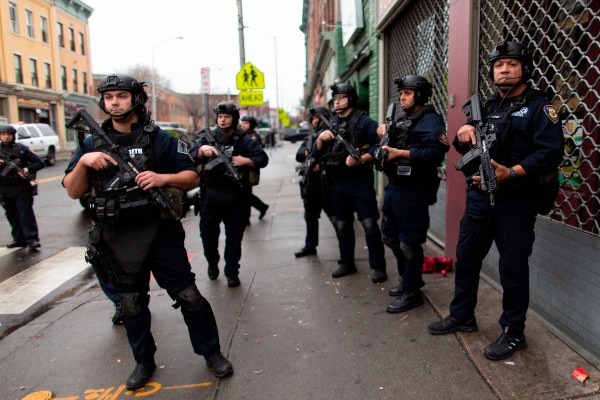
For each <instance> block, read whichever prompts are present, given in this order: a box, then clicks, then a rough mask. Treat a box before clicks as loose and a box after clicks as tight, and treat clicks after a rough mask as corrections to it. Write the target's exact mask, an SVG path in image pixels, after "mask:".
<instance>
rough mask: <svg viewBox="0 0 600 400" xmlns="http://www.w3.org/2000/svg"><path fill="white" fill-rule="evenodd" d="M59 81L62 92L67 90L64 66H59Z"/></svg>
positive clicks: (65, 68)
mask: <svg viewBox="0 0 600 400" xmlns="http://www.w3.org/2000/svg"><path fill="white" fill-rule="evenodd" d="M60 81H61V83H62V90H67V67H65V66H64V65H61V66H60Z"/></svg>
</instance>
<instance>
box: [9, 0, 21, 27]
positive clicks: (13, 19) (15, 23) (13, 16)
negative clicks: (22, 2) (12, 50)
mask: <svg viewBox="0 0 600 400" xmlns="http://www.w3.org/2000/svg"><path fill="white" fill-rule="evenodd" d="M8 11H9V14H10V30H11V31H13V33H19V19H18V18H17V5H16V4H15V3H8Z"/></svg>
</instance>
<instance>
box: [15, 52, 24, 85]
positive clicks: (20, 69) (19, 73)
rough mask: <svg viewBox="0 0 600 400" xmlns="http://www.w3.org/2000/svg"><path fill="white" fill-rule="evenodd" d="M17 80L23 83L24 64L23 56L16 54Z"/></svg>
mask: <svg viewBox="0 0 600 400" xmlns="http://www.w3.org/2000/svg"><path fill="white" fill-rule="evenodd" d="M15 81H16V82H17V83H23V65H22V64H21V56H20V55H18V54H15Z"/></svg>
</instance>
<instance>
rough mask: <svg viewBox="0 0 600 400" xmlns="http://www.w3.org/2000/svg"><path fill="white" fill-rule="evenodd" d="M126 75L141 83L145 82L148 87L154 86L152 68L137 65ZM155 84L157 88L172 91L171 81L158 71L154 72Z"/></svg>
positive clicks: (128, 70) (129, 69) (130, 68)
mask: <svg viewBox="0 0 600 400" xmlns="http://www.w3.org/2000/svg"><path fill="white" fill-rule="evenodd" d="M126 73H127V74H129V75H131V76H133V77H135V78H136V79H137V80H139V81H144V82H146V83H147V84H148V85H152V68H150V67H148V66H146V65H142V64H136V65H134V66H132V67H129V68H128V69H127V72H126ZM154 83H155V84H156V87H160V88H165V89H171V81H170V80H169V79H168V78H167V77H165V76H162V75H161V74H160V73H158V71H156V70H154Z"/></svg>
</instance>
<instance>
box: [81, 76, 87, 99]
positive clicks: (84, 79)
mask: <svg viewBox="0 0 600 400" xmlns="http://www.w3.org/2000/svg"><path fill="white" fill-rule="evenodd" d="M87 80H88V79H87V72H82V73H81V84H82V85H83V93H85V94H87V93H88V81H87Z"/></svg>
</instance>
